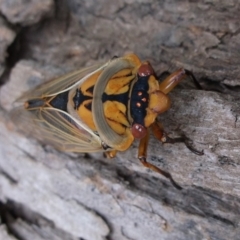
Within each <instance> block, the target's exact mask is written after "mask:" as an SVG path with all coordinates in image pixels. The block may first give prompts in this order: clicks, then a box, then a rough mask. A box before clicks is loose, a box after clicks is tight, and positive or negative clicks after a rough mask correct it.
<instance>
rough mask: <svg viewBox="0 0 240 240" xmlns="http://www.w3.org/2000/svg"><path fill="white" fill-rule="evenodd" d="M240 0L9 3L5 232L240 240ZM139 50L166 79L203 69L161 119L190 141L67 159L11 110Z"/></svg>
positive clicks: (0, 182)
mask: <svg viewBox="0 0 240 240" xmlns="http://www.w3.org/2000/svg"><path fill="white" fill-rule="evenodd" d="M239 10H240V3H239V1H237V0H232V1H221V0H215V1H214V0H212V1H204V2H201V3H200V2H198V1H170V0H166V1H154V0H150V1H144V0H143V1H131V0H121V1H110V0H109V1H108V0H100V1H97V2H96V1H89V0H88V1H77V0H70V1H65V0H59V1H55V2H54V1H51V0H48V1H44V3H42V2H41V4H39V1H37V0H31V1H28V3H25V2H24V1H17V0H15V1H11V3H10V2H9V1H6V0H5V1H4V0H1V1H0V11H1V16H0V17H1V24H0V33H1V34H0V38H1V41H0V44H1V45H0V46H1V48H0V49H1V53H2V54H1V58H0V63H1V69H0V72H1V73H2V76H1V83H2V86H1V92H0V99H1V100H0V101H1V102H0V103H1V109H0V199H1V204H0V206H1V207H0V217H1V219H2V221H3V222H2V225H1V226H0V239H88V240H89V239H91V240H92V239H94V240H97V239H149V240H150V239H239V233H240V228H239V214H240V206H239V202H240V201H239V200H240V184H239V183H240V182H239V177H238V176H239V173H240V164H239V163H240V156H239V155H240V149H239V142H240V126H239V109H240V101H239V85H240V79H239V77H240V68H239V63H240V61H239V59H240V52H239V44H240V43H239V41H240V35H239V30H240V25H239V21H240V20H239ZM129 51H132V52H135V53H136V54H137V55H139V56H140V57H141V59H143V60H145V59H148V60H149V61H151V63H153V65H154V68H155V69H156V72H157V74H160V73H161V72H164V71H167V70H168V71H169V70H170V71H171V70H174V69H177V68H178V67H185V68H187V69H189V70H192V71H193V72H194V74H195V75H196V77H197V79H199V80H200V83H201V84H202V86H203V87H204V90H198V89H195V88H194V87H193V86H192V85H191V84H189V83H188V82H187V81H184V82H183V83H182V84H181V86H180V87H178V88H177V89H175V90H174V91H173V92H172V93H171V94H170V96H171V99H172V107H171V109H170V110H169V111H168V112H167V113H165V114H162V115H161V116H160V117H159V119H160V120H161V122H162V123H163V125H164V127H165V129H166V130H167V131H168V132H170V133H171V134H172V135H175V136H177V135H180V134H182V133H184V134H185V135H186V136H188V137H189V138H190V139H191V140H192V141H193V145H194V147H195V148H196V149H199V150H201V149H203V150H204V155H203V156H197V155H194V154H193V153H192V152H190V151H189V150H188V149H187V148H186V147H185V146H184V144H182V143H179V144H174V145H169V144H166V145H164V146H162V145H161V144H159V142H157V141H156V140H155V139H154V138H153V137H152V138H151V141H150V146H149V150H148V159H149V161H151V162H152V163H154V164H156V165H157V166H159V167H161V168H163V169H165V170H167V171H169V172H170V173H171V174H172V176H173V177H174V179H175V180H176V181H177V182H178V183H179V184H180V185H181V186H182V187H183V190H182V191H179V190H177V189H175V188H174V187H173V186H172V185H171V184H170V183H169V181H168V180H166V179H164V178H163V177H162V176H160V175H158V174H156V173H153V172H151V171H149V170H146V169H144V168H143V167H142V166H141V164H140V163H139V161H138V160H137V157H136V152H137V143H135V144H134V145H133V147H131V149H129V150H128V151H126V152H124V153H119V154H118V157H117V158H116V159H114V160H112V161H109V160H106V159H104V158H103V156H102V155H101V154H93V155H91V156H90V158H87V157H86V156H85V155H84V154H82V155H76V154H65V153H60V152H57V151H55V150H54V149H52V148H51V147H50V146H42V145H41V144H40V143H39V142H37V141H36V140H34V136H33V138H27V137H26V136H24V134H20V133H18V132H17V131H16V128H15V126H13V125H12V123H11V121H10V119H9V116H8V110H9V109H11V106H12V103H13V101H14V100H15V99H16V98H17V97H18V96H19V95H20V94H21V93H22V92H24V91H25V90H27V89H29V88H31V87H33V86H35V85H37V84H39V83H41V82H43V81H45V80H47V79H49V78H52V77H55V76H57V75H60V74H62V73H64V72H67V71H70V70H73V69H78V68H80V67H82V66H86V65H91V64H94V63H95V62H98V61H102V60H108V59H109V58H111V57H112V56H114V55H123V54H124V53H125V52H129Z"/></svg>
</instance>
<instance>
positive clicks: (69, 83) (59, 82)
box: [17, 63, 108, 102]
mask: <svg viewBox="0 0 240 240" xmlns="http://www.w3.org/2000/svg"><path fill="white" fill-rule="evenodd" d="M107 64H108V63H106V64H97V65H95V66H91V67H87V68H83V69H80V70H77V71H74V72H70V73H67V74H65V75H63V76H60V77H58V78H55V79H52V80H50V81H48V82H45V83H43V84H41V85H39V86H37V87H36V88H35V89H32V90H30V91H28V92H26V93H25V94H23V96H22V97H20V98H19V99H17V101H18V102H19V101H20V102H22V101H26V100H28V99H32V98H37V97H47V96H53V95H56V94H59V93H61V92H64V91H67V90H68V89H70V88H72V87H73V86H74V85H78V84H79V85H80V84H81V82H84V81H85V79H87V78H88V77H89V76H91V75H92V74H94V73H95V72H97V71H99V70H101V69H103V68H104V67H105V66H106V65H107Z"/></svg>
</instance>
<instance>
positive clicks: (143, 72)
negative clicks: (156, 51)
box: [138, 62, 154, 77]
mask: <svg viewBox="0 0 240 240" xmlns="http://www.w3.org/2000/svg"><path fill="white" fill-rule="evenodd" d="M138 75H139V76H141V77H145V76H150V75H154V70H153V68H152V66H151V65H150V64H149V63H148V62H146V63H144V64H142V65H141V66H140V67H139V69H138Z"/></svg>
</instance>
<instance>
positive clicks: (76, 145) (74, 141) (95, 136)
mask: <svg viewBox="0 0 240 240" xmlns="http://www.w3.org/2000/svg"><path fill="white" fill-rule="evenodd" d="M188 75H190V76H191V77H192V78H193V79H194V82H195V83H196V84H198V83H197V81H196V79H195V78H194V76H193V75H192V74H191V73H190V72H189V71H187V70H185V69H179V70H177V71H176V72H174V73H173V74H171V75H169V76H168V77H167V78H166V79H165V80H164V81H162V82H161V83H159V81H158V80H157V78H156V75H155V73H154V70H153V68H152V66H151V64H150V63H149V62H148V61H145V62H141V61H140V59H139V58H138V57H137V56H136V55H135V54H128V55H126V56H123V57H115V58H113V59H111V60H110V61H108V62H107V63H105V64H102V65H96V66H92V67H88V68H85V69H82V70H77V71H74V72H71V73H68V74H66V75H64V76H61V77H59V78H56V79H53V80H51V81H49V82H47V83H44V84H42V85H40V86H38V87H37V88H35V89H33V90H30V91H29V92H27V93H25V94H24V96H23V97H21V98H20V99H19V100H20V101H21V102H23V106H24V107H23V109H19V111H16V110H14V113H15V119H16V122H17V125H20V126H21V128H22V129H23V130H24V131H28V132H29V133H30V134H32V135H33V136H35V137H36V138H37V139H39V140H40V141H42V142H44V143H45V144H50V145H53V146H54V147H55V148H57V149H59V150H61V151H66V152H85V153H89V152H105V153H106V155H107V156H108V157H114V156H115V155H116V153H117V152H118V151H125V150H127V149H128V148H129V147H130V146H131V145H132V143H133V141H134V139H140V142H139V148H138V159H139V160H140V161H141V163H142V164H143V165H144V166H145V167H147V168H150V169H152V170H153V171H156V172H158V173H160V174H163V175H164V176H165V177H167V178H169V179H170V180H171V182H172V183H173V184H174V186H176V187H178V188H180V187H179V186H178V185H177V184H176V183H175V182H174V180H173V178H172V177H171V175H170V174H169V173H167V172H165V171H163V170H161V169H160V168H158V167H156V166H154V165H153V164H151V163H149V162H147V160H146V157H147V145H148V140H149V133H150V130H152V131H153V134H154V135H155V137H156V138H157V139H158V140H160V141H161V142H162V143H166V142H169V143H174V142H176V141H179V139H178V140H176V139H172V138H170V137H169V136H167V134H166V133H165V132H164V130H163V127H162V126H161V124H160V123H159V122H158V121H157V116H158V115H159V114H161V113H163V112H165V111H166V110H167V109H169V107H170V99H169V97H168V95H167V94H168V93H169V92H170V91H171V90H172V89H173V88H174V87H175V86H176V85H177V84H178V83H179V82H180V81H181V80H182V79H184V78H185V77H186V76H188ZM195 153H197V154H201V152H198V151H195Z"/></svg>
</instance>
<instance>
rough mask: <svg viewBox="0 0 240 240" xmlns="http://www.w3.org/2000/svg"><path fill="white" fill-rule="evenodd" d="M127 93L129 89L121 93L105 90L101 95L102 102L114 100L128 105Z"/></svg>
mask: <svg viewBox="0 0 240 240" xmlns="http://www.w3.org/2000/svg"><path fill="white" fill-rule="evenodd" d="M128 95H129V91H127V92H125V93H121V94H110V95H108V94H106V93H105V92H104V93H103V95H102V102H103V103H104V102H106V101H116V102H120V103H122V104H124V105H125V106H126V107H127V106H128Z"/></svg>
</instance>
